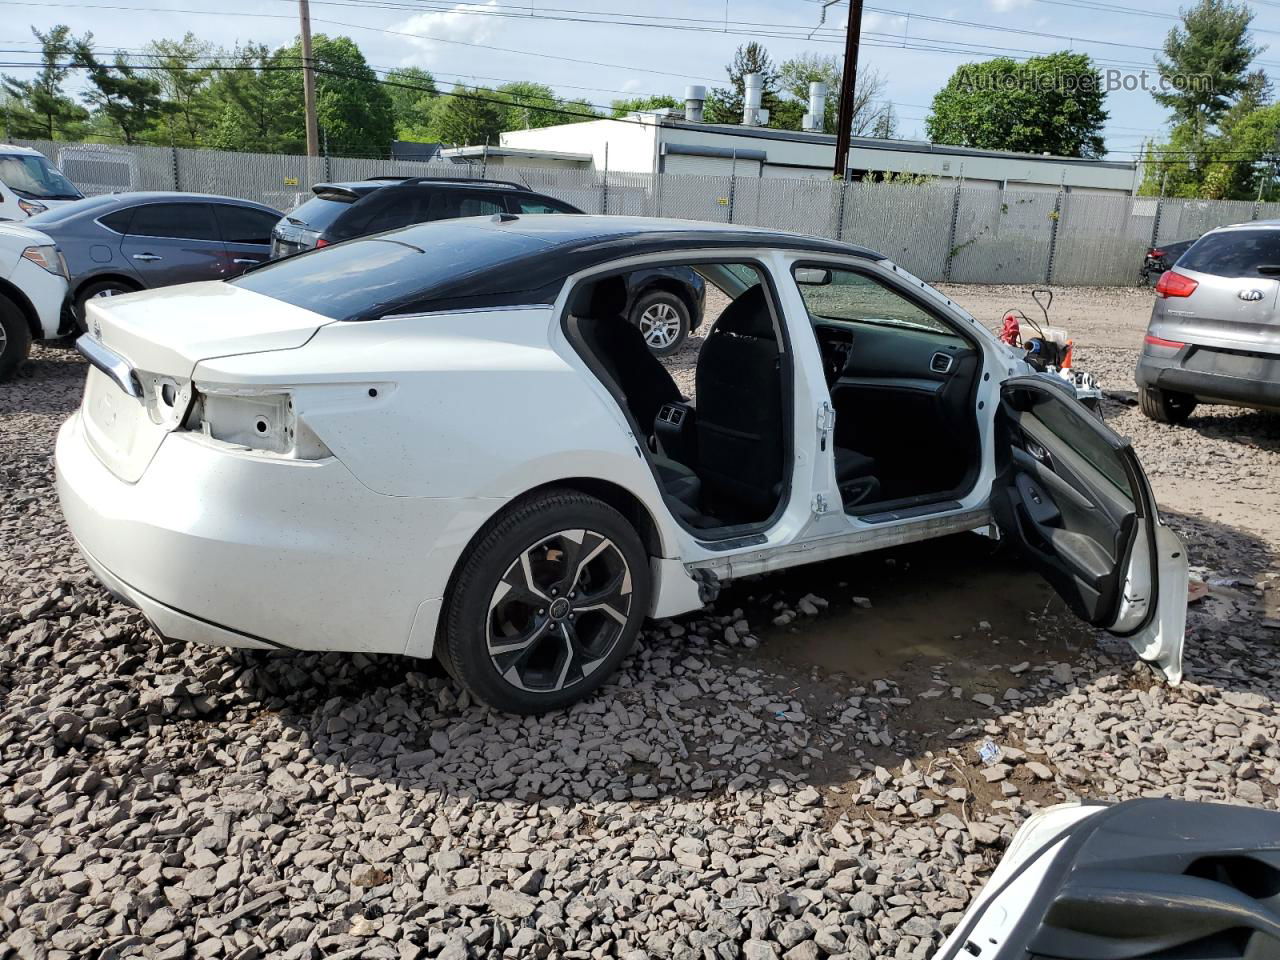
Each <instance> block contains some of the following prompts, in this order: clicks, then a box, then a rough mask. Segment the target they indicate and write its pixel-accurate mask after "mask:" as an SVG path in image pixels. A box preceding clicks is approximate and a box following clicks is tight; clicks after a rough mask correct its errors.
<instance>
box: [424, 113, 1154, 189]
mask: <svg viewBox="0 0 1280 960" xmlns="http://www.w3.org/2000/svg"><path fill="white" fill-rule="evenodd" d="M835 144H836V138H835V136H834V134H824V133H809V132H798V131H792V130H771V129H768V128H766V127H763V126H740V125H731V124H712V123H700V122H692V121H688V120H685V119H684V118H683V117H681V116H677V115H671V114H670V113H664V112H658V113H641V114H632V115H630V116H628V117H626V118H625V119H623V120H590V121H587V122H585V123H570V124H564V125H561V126H554V127H542V128H540V129H536V130H515V131H512V132H510V133H504V134H502V137H501V142H500V144H499V146H498V147H497V148H489V151H490V153H489V158H488V162H489V163H490V164H496V165H507V166H542V165H544V163H543V161H541V160H540V159H539V157H540V155H544V154H545V156H546V161H547V162H546V163H545V165H554V166H568V167H577V168H579V169H595V170H597V171H599V170H605V169H607V170H609V171H610V172H615V171H616V172H633V173H654V172H658V173H685V174H702V175H717V176H728V175H730V174H733V175H736V176H739V177H821V178H827V177H830V176H831V170H832V167H833V165H834V160H835ZM484 149H485V148H483V147H466V148H461V150H460V151H449V150H445V151H444V154H445V156H449V155H450V154H451V153H458V154H459V156H458V159H459V160H463V159H469V160H474V159H478V157H479V153H478V151H483V150H484ZM464 151H465V154H466V156H463V155H462V154H463V152H464ZM848 165H849V170H850V175H851V177H852V178H853V179H855V180H861V179H864V178H876V177H878V176H881V175H884V174H887V173H901V174H922V175H925V176H929V177H937V178H940V179H949V180H963V181H964V185H965V186H966V187H990V188H992V189H1002V188H1003V189H1010V190H1047V191H1057V190H1059V189H1064V190H1067V191H1069V192H1078V193H1101V194H1111V195H1121V196H1124V195H1133V194H1134V193H1136V191H1137V187H1138V184H1139V180H1140V174H1139V170H1138V165H1137V164H1136V163H1122V162H1117V161H1111V160H1081V159H1079V158H1076V157H1054V156H1048V155H1043V156H1041V155H1036V154H1029V153H1012V152H1007V151H1002V150H976V149H972V148H969V147H949V146H943V145H941V144H935V143H928V142H926V141H922V140H884V139H877V138H871V137H854V138H853V142H852V144H851V146H850V150H849V164H848Z"/></svg>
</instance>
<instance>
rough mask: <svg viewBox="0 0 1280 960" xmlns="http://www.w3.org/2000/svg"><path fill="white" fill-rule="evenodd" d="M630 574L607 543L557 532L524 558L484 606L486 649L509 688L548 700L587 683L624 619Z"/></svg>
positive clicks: (587, 533)
mask: <svg viewBox="0 0 1280 960" xmlns="http://www.w3.org/2000/svg"><path fill="white" fill-rule="evenodd" d="M631 588H632V584H631V569H630V568H629V567H628V566H627V561H626V559H625V558H624V557H623V555H622V551H621V550H619V549H618V547H617V545H615V544H614V543H613V541H612V540H610V539H609V538H608V537H605V536H604V535H602V534H599V533H596V532H594V531H592V530H561V531H560V532H558V533H554V534H552V535H551V536H549V537H546V538H544V539H542V540H540V541H538V542H537V543H535V544H534V545H533V546H531V547H529V548H528V549H526V550H525V551H523V552H522V553H521V554H520V555H519V556H518V557H516V559H515V560H514V561H513V562H512V563H511V565H510V566H509V567H508V568H507V571H506V573H505V574H503V576H502V579H501V580H499V581H498V584H497V586H496V587H495V588H494V591H493V595H492V597H491V598H490V601H489V615H488V621H487V624H486V631H485V633H486V635H485V641H486V644H487V646H488V653H489V657H490V659H491V660H492V662H493V666H494V669H495V670H496V671H497V672H498V674H499V675H500V676H501V677H502V678H503V679H504V680H505V681H506V682H508V683H510V684H511V685H513V686H515V687H519V688H520V689H522V690H528V691H531V692H535V693H554V692H558V691H560V690H563V689H565V688H566V687H571V686H573V685H574V684H575V683H578V682H580V681H582V680H583V679H585V678H586V677H588V676H590V675H591V673H592V672H593V671H595V670H596V669H597V668H598V667H599V666H600V664H601V663H603V662H604V660H605V659H606V658H607V657H608V656H609V653H610V652H611V651H612V650H613V649H614V647H615V646H616V645H617V643H618V641H619V640H620V639H621V637H622V633H623V630H624V628H625V627H626V625H627V622H628V620H629V619H630V614H631V601H632V589H631Z"/></svg>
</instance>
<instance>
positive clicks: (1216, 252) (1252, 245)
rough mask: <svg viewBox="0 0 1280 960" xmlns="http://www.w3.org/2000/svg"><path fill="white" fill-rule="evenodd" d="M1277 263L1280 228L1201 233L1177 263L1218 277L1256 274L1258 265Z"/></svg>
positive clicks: (1279, 250) (1278, 258)
mask: <svg viewBox="0 0 1280 960" xmlns="http://www.w3.org/2000/svg"><path fill="white" fill-rule="evenodd" d="M1263 264H1268V265H1272V266H1274V265H1277V264H1280V230H1226V231H1224V232H1222V233H1211V234H1209V235H1208V236H1204V237H1201V238H1200V239H1199V240H1197V241H1196V242H1195V243H1194V244H1193V245H1192V247H1191V249H1190V250H1188V251H1187V252H1186V253H1184V254H1183V255H1182V256H1181V257H1180V258H1179V259H1178V266H1180V267H1185V268H1186V269H1188V270H1195V271H1196V272H1197V273H1211V274H1213V275H1214V276H1218V277H1256V276H1260V274H1259V273H1258V267H1259V266H1262V265H1263Z"/></svg>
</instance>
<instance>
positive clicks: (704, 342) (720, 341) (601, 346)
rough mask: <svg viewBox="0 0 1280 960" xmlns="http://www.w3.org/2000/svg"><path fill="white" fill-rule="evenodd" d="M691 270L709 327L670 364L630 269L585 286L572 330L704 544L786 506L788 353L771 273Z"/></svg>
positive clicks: (668, 499)
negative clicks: (658, 347)
mask: <svg viewBox="0 0 1280 960" xmlns="http://www.w3.org/2000/svg"><path fill="white" fill-rule="evenodd" d="M688 266H689V267H691V268H692V269H693V270H694V271H696V272H697V273H698V274H699V275H700V276H701V277H702V278H703V279H704V280H705V281H706V283H707V290H708V298H707V307H706V321H705V322H704V323H703V324H702V327H701V328H700V330H698V331H697V334H696V335H690V336H689V338H688V339H687V340H686V341H685V342H684V344H683V345H682V346H681V347H680V348H679V349H678V350H676V351H674V352H673V353H671V354H670V355H668V356H664V357H662V358H659V357H657V356H655V355H654V353H653V352H652V350H651V349H650V346H649V344H648V343H646V340H645V337H644V334H643V333H642V332H641V331H640V329H639V328H638V327H637V326H635V324H634V322H633V318H632V316H631V315H630V313H629V312H628V289H629V287H634V285H633V284H629V283H628V276H627V274H626V273H625V272H624V273H615V274H611V275H608V276H604V277H599V278H592V279H590V280H588V281H585V282H583V283H581V284H580V285H579V286H578V287H577V288H576V289H575V290H574V291H573V292H572V294H571V295H570V300H569V309H568V313H567V316H566V322H565V329H566V332H567V334H568V336H569V339H570V341H571V342H572V343H573V344H574V346H575V348H576V349H577V350H578V352H579V353H580V354H581V355H582V356H583V358H584V359H585V360H586V362H587V363H588V365H589V366H590V367H591V368H592V369H593V371H595V373H596V375H597V376H598V377H599V378H600V380H601V382H602V383H603V384H604V385H605V386H606V387H607V388H608V389H609V390H610V392H611V393H613V395H614V397H615V399H616V400H617V401H618V403H619V406H620V407H621V408H622V410H623V411H624V412H625V413H626V415H627V417H628V419H629V421H630V422H631V425H632V429H633V431H634V433H635V436H636V438H637V440H638V441H639V443H640V445H641V446H642V449H643V452H644V455H645V456H646V457H647V459H648V461H649V463H650V466H651V467H652V469H653V471H654V475H655V477H656V478H657V481H658V484H659V487H660V489H661V491H662V495H663V500H664V502H665V503H666V505H667V507H668V509H669V510H670V511H671V513H672V515H673V516H674V517H675V518H676V519H677V520H678V521H680V522H681V523H682V524H684V525H685V526H686V527H688V528H690V529H691V530H694V531H696V532H697V533H698V535H699V536H701V537H706V538H717V539H718V538H724V537H730V536H740V535H742V534H744V533H746V532H748V531H751V530H755V529H758V528H760V527H761V526H765V525H768V524H769V523H770V522H771V521H772V520H773V518H775V517H776V516H777V515H778V514H779V513H780V512H781V510H782V509H783V508H784V507H785V505H786V499H787V493H788V488H789V479H790V465H791V462H792V457H791V452H790V451H791V439H790V421H791V410H792V402H791V399H790V397H791V386H790V383H791V368H790V354H789V352H788V350H787V348H786V337H785V332H784V329H783V327H782V325H781V324H780V323H779V322H778V312H777V310H776V307H775V304H776V300H775V298H774V296H773V294H772V292H771V290H770V289H769V287H768V285H767V283H766V282H765V281H764V272H763V269H762V268H758V267H756V266H752V265H749V264H744V263H690V264H688ZM713 304H714V306H713Z"/></svg>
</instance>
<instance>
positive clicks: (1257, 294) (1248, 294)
mask: <svg viewBox="0 0 1280 960" xmlns="http://www.w3.org/2000/svg"><path fill="white" fill-rule="evenodd" d="M1236 296H1237V297H1239V298H1240V299H1241V300H1248V301H1250V302H1252V301H1254V300H1261V299H1262V291H1261V290H1241V291H1240V292H1239V293H1237V294H1236Z"/></svg>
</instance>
